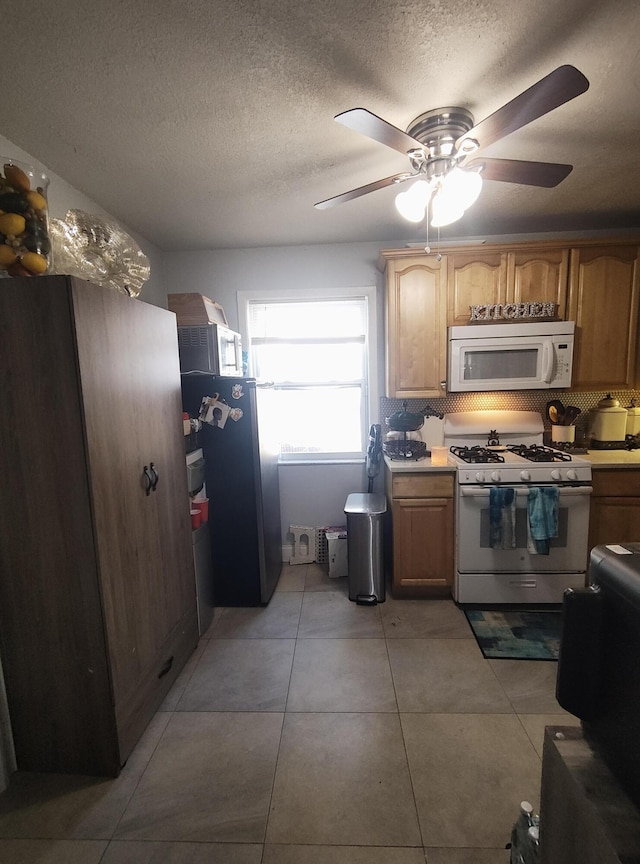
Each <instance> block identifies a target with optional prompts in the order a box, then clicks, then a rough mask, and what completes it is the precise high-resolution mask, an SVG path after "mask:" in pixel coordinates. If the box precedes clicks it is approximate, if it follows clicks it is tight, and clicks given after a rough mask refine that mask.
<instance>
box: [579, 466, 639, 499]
mask: <svg viewBox="0 0 640 864" xmlns="http://www.w3.org/2000/svg"><path fill="white" fill-rule="evenodd" d="M591 485H592V486H593V496H594V497H603V496H605V497H616V496H620V495H622V496H624V495H633V496H640V470H639V471H633V470H632V471H629V470H628V469H623V470H621V471H598V470H596V471H594V472H593V478H592V483H591Z"/></svg>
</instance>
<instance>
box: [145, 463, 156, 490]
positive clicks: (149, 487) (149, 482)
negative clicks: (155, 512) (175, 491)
mask: <svg viewBox="0 0 640 864" xmlns="http://www.w3.org/2000/svg"><path fill="white" fill-rule="evenodd" d="M152 467H153V463H152ZM154 473H155V472H154ZM144 476H145V480H146V484H145V489H144V491H145V494H146V495H150V494H151V490H152V488H153V480H152V479H151V474H149V466H148V465H145V466H144Z"/></svg>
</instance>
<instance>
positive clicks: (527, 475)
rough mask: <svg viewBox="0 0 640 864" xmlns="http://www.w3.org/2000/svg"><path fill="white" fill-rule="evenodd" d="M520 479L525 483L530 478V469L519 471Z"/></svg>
mask: <svg viewBox="0 0 640 864" xmlns="http://www.w3.org/2000/svg"><path fill="white" fill-rule="evenodd" d="M520 479H521V480H522V481H524V482H525V483H527V482H528V481H529V480H531V471H521V472H520Z"/></svg>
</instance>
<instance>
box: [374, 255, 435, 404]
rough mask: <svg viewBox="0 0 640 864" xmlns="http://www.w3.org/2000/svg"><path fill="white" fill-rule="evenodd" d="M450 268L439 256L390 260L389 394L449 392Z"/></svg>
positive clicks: (418, 395) (388, 288)
mask: <svg viewBox="0 0 640 864" xmlns="http://www.w3.org/2000/svg"><path fill="white" fill-rule="evenodd" d="M383 254H384V253H383ZM446 272H447V271H446V261H445V260H444V259H442V260H441V261H438V260H437V256H435V255H433V256H427V255H423V256H420V257H416V258H413V259H411V260H403V259H399V260H395V259H392V260H390V261H389V262H388V264H387V304H386V311H387V340H386V346H387V395H388V396H391V397H396V398H399V399H402V398H407V399H409V398H412V397H422V396H427V397H428V396H431V397H435V396H444V394H445V379H446V372H447V353H446V350H447V303H446Z"/></svg>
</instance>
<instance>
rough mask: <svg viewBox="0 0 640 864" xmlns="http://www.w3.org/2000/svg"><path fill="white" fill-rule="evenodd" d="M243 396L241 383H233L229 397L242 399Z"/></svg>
mask: <svg viewBox="0 0 640 864" xmlns="http://www.w3.org/2000/svg"><path fill="white" fill-rule="evenodd" d="M243 396H244V391H243V389H242V384H234V385H233V387H232V388H231V397H232V398H233V399H242V397H243ZM238 419H239V418H238Z"/></svg>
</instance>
